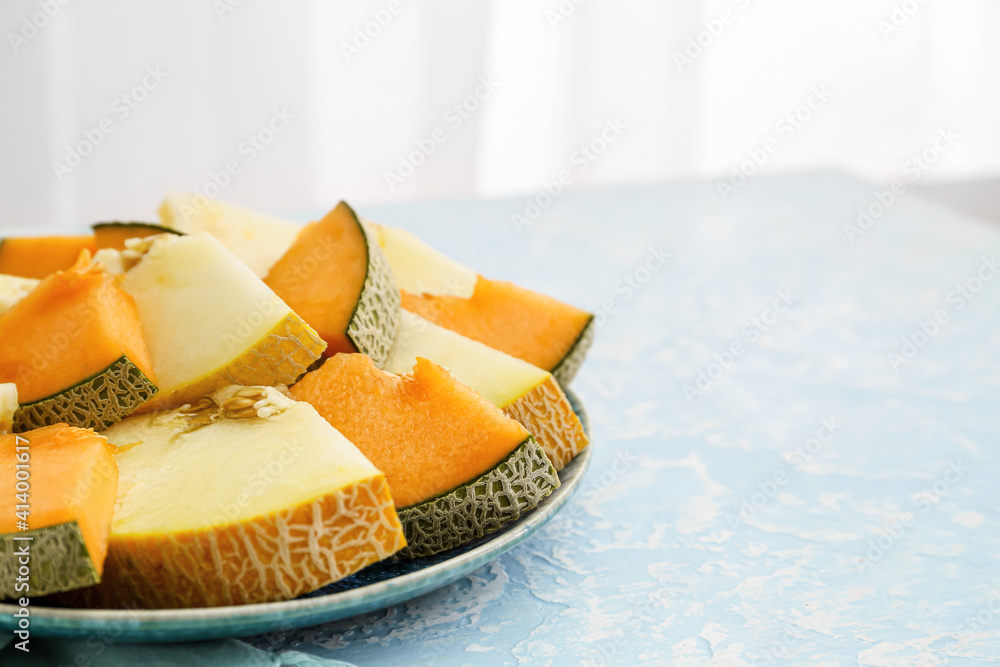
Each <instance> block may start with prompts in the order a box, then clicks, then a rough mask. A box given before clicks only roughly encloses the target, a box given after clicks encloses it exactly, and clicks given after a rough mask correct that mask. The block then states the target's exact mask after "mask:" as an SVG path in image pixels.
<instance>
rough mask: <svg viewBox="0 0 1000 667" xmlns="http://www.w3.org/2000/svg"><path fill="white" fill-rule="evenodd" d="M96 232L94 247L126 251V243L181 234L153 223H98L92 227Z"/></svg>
mask: <svg viewBox="0 0 1000 667" xmlns="http://www.w3.org/2000/svg"><path fill="white" fill-rule="evenodd" d="M90 228H91V229H93V230H94V245H95V246H96V248H97V249H98V250H103V249H105V248H110V249H111V250H124V249H125V241H127V240H129V239H144V238H147V237H150V236H156V235H158V234H180V232H178V231H176V230H174V229H170V228H169V227H163V226H161V225H155V224H153V223H151V222H98V223H97V224H94V225H91V226H90Z"/></svg>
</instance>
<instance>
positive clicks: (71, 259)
mask: <svg viewBox="0 0 1000 667" xmlns="http://www.w3.org/2000/svg"><path fill="white" fill-rule="evenodd" d="M83 250H87V251H89V252H91V253H93V252H94V251H95V250H96V248H95V247H94V237H93V236H35V237H15V238H7V239H3V240H2V241H0V273H6V274H10V275H12V276H21V277H23V278H44V277H45V276H47V275H49V274H50V273H53V272H54V271H64V270H66V269H68V268H70V267H71V266H73V265H74V264H76V260H77V258H78V257H79V256H80V253H81V252H82V251H83Z"/></svg>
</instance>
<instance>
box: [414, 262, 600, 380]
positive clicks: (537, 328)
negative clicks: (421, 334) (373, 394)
mask: <svg viewBox="0 0 1000 667" xmlns="http://www.w3.org/2000/svg"><path fill="white" fill-rule="evenodd" d="M402 305H403V308H405V309H406V310H409V311H411V312H413V313H416V314H417V315H420V316H421V317H423V318H425V319H428V320H430V321H431V322H434V323H435V324H439V325H440V326H443V327H444V328H446V329H451V330H452V331H455V332H457V333H460V334H462V335H463V336H465V337H467V338H471V339H473V340H477V341H479V342H480V343H484V344H486V345H489V346H490V347H492V348H494V349H496V350H500V351H501V352H505V353H507V354H509V355H510V356H512V357H517V358H518V359H523V360H524V361H527V362H528V363H529V364H532V365H534V366H538V367H539V368H542V369H544V370H547V371H550V372H551V373H552V375H554V376H555V378H556V380H558V381H559V383H560V384H563V385H566V384H569V382H570V381H571V380H572V379H573V376H575V375H576V372H577V371H578V370H579V368H580V364H582V363H583V359H584V357H585V356H586V354H587V350H588V349H589V348H590V344H591V343H592V342H593V338H594V328H595V325H594V316H593V315H591V314H590V313H587V312H584V311H582V310H580V309H579V308H575V307H573V306H570V305H567V304H565V303H562V302H561V301H557V300H556V299H553V298H551V297H548V296H544V295H542V294H538V293H537V292H532V291H531V290H527V289H524V288H523V287H518V286H517V285H514V284H513V283H508V282H501V281H497V280H489V279H487V278H483V277H482V276H479V279H478V280H477V281H476V289H475V292H474V293H473V294H472V296H471V297H470V298H467V299H466V298H462V297H454V296H432V295H417V294H411V293H409V292H403V295H402Z"/></svg>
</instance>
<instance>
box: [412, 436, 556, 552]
mask: <svg viewBox="0 0 1000 667" xmlns="http://www.w3.org/2000/svg"><path fill="white" fill-rule="evenodd" d="M557 488H559V475H558V474H557V473H556V469H555V468H554V467H552V462H551V461H549V459H548V457H547V456H546V455H545V452H544V451H543V450H542V448H541V446H540V445H539V444H538V443H537V442H536V441H535V439H534V438H533V437H531V436H528V438H527V439H526V440H525V441H524V442H522V443H521V444H520V445H518V446H517V447H516V448H515V449H514V451H512V452H511V453H510V454H508V455H507V457H506V458H505V459H504V460H503V461H501V462H500V463H498V464H497V465H496V466H494V467H493V468H491V469H490V470H487V471H486V472H485V473H483V474H482V475H480V476H479V477H478V478H476V479H475V480H474V481H472V482H469V483H468V484H464V485H462V486H460V487H458V488H457V489H454V490H453V491H450V492H448V493H446V494H445V495H443V496H438V497H437V498H432V499H430V500H426V501H424V502H422V503H419V504H417V505H411V506H410V507H405V508H403V509H401V510H398V511H397V513H398V514H399V520H400V521H401V522H402V524H403V534H404V535H405V536H406V543H407V547H406V548H405V549H403V550H401V551H399V552H398V553H397V554H396V556H395V557H396V558H418V557H420V556H431V555H433V554H436V553H440V552H442V551H445V550H447V549H451V548H453V547H457V546H459V545H461V544H464V543H466V542H468V541H469V540H474V539H476V538H478V537H482V536H483V535H486V534H488V533H492V532H494V531H496V530H498V529H499V528H501V527H502V526H503V525H504V524H506V523H508V522H510V521H514V520H515V519H517V518H518V517H520V516H521V515H522V514H523V513H525V512H527V511H529V510H532V509H534V508H535V507H536V506H537V505H538V503H539V502H541V501H542V499H543V498H545V497H546V496H547V495H549V494H550V493H552V492H553V491H555V490H556V489H557Z"/></svg>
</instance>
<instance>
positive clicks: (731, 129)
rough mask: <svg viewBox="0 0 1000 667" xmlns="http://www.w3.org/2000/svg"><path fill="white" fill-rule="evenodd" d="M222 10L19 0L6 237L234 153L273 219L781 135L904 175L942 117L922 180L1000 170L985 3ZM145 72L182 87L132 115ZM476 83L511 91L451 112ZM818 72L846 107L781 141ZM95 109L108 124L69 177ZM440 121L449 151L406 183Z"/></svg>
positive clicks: (776, 165)
mask: <svg viewBox="0 0 1000 667" xmlns="http://www.w3.org/2000/svg"><path fill="white" fill-rule="evenodd" d="M230 2H231V3H233V4H235V3H237V2H238V0H218V1H217V2H214V3H213V2H212V1H211V0H204V1H199V2H191V1H176V0H174V1H170V2H168V1H165V0H161V1H155V2H141V3H140V2H127V1H125V0H115V1H112V0H88V1H87V2H82V1H81V0H70V1H69V2H68V3H67V4H65V5H59V4H58V0H36V1H35V2H30V1H20V0H17V1H10V0H5V1H4V2H3V3H2V5H0V34H2V35H3V41H2V43H0V90H2V91H3V92H2V95H3V103H2V104H0V128H2V132H0V151H2V155H3V159H2V162H0V225H4V226H26V225H27V226H37V227H42V226H55V225H66V224H76V225H79V224H85V223H89V222H93V221H96V220H100V219H152V218H154V217H155V209H156V206H157V204H158V202H159V201H160V199H161V198H162V196H163V194H164V193H165V192H166V191H167V190H170V189H188V190H190V189H201V188H203V186H204V185H205V184H206V183H210V182H211V174H212V173H213V172H218V171H220V170H221V169H224V167H225V164H226V163H227V162H228V161H230V160H235V161H236V162H237V163H238V165H239V166H240V173H239V174H238V175H237V176H236V177H234V178H232V181H231V183H229V184H228V186H227V187H225V188H223V190H222V192H221V194H220V198H222V199H225V200H229V201H233V202H236V203H242V204H245V205H249V206H254V207H258V208H262V209H265V210H271V211H282V210H290V209H299V208H306V207H310V208H316V207H319V208H322V207H323V206H327V205H332V204H333V203H334V202H335V201H336V200H337V199H338V198H347V199H348V200H349V201H352V202H354V203H356V204H365V203H371V202H387V201H407V200H412V199H420V198H440V197H455V196H458V197H472V196H495V195H507V194H526V195H527V194H531V193H534V192H537V191H538V190H539V189H540V188H541V187H542V185H543V183H544V182H545V181H547V180H551V179H552V178H553V177H554V176H556V175H557V174H558V173H559V172H560V171H561V170H564V169H571V171H572V174H573V183H572V187H593V186H608V185H615V184H621V183H636V182H650V181H658V180H664V179H677V178H681V179H695V178H697V179H723V178H727V177H729V176H730V175H731V174H732V170H733V168H734V167H737V166H738V165H739V164H740V162H741V161H743V160H745V159H746V158H747V155H748V151H753V150H757V149H759V148H761V147H762V146H764V144H765V141H766V140H767V139H769V138H772V137H774V138H777V139H778V142H777V145H778V148H777V150H776V152H774V153H773V154H772V155H769V156H768V158H767V160H766V161H765V162H764V164H763V166H762V167H761V168H760V171H762V172H776V171H791V170H802V169H821V168H836V169H841V170H846V171H849V172H851V173H854V174H857V175H859V176H862V177H864V178H867V179H869V180H872V181H874V182H888V181H890V180H891V179H893V178H898V177H900V176H901V175H902V170H903V168H904V165H905V163H906V162H907V160H908V159H910V157H911V156H912V155H913V154H915V153H920V152H922V151H924V150H925V149H927V148H928V147H930V146H931V145H932V144H933V141H934V139H935V136H937V134H938V133H939V131H940V130H941V129H942V128H949V127H950V128H951V129H952V130H953V131H954V132H956V133H957V134H958V135H959V137H960V139H959V140H958V141H957V142H956V143H955V144H954V145H953V146H951V147H950V148H949V149H948V150H947V152H945V153H944V154H942V155H941V156H940V159H938V160H937V161H936V162H935V163H934V164H933V165H931V166H930V167H929V168H928V169H927V170H926V171H923V172H921V175H920V176H921V179H922V180H923V181H948V180H961V179H967V178H973V177H978V176H993V175H997V174H1000V123H998V119H1000V76H998V75H1000V40H998V39H997V38H996V35H997V34H998V33H1000V3H997V2H995V0H993V1H990V0H949V1H948V2H947V3H946V2H944V0H925V2H923V3H920V2H918V1H917V0H905V2H904V0H838V1H837V2H829V1H827V0H824V1H822V2H820V1H803V0H725V1H720V2H708V1H698V0H674V1H669V2H655V1H653V0H619V1H618V2H613V1H611V0H583V1H582V2H581V4H579V5H578V6H577V5H574V4H572V2H571V0H565V1H564V2H563V3H560V2H558V0H543V1H541V2H529V1H527V0H502V1H500V0H497V1H496V2H480V3H476V2H468V1H466V2H459V1H457V0H442V1H434V2H411V1H406V0H399V5H398V11H397V13H395V14H389V12H387V11H386V10H387V7H389V6H390V2H389V0H379V1H374V2H355V3H334V2H280V3H279V2H265V1H264V0H243V1H242V2H241V3H239V4H238V5H236V6H235V7H230V6H229V4H228V3H230ZM45 4H50V5H51V7H50V12H52V11H53V9H52V8H54V7H58V11H55V12H54V13H55V15H54V16H52V17H51V18H48V17H45V16H44V15H42V14H40V12H42V9H41V7H42V6H43V5H45ZM904 6H905V7H904ZM560 7H562V8H563V14H566V15H565V16H564V15H560V14H557V13H555V12H558V11H559V8H560ZM894 7H896V8H897V10H896V17H895V18H896V19H897V22H898V23H901V24H902V25H901V26H899V27H898V29H893V30H891V32H890V30H889V29H888V27H890V26H891V27H892V28H896V26H894V25H892V23H891V20H892V18H893V12H894ZM227 9H231V11H228V10H227ZM904 9H906V10H909V11H910V12H912V16H910V15H908V14H906V13H905V12H904V11H902V10H904ZM570 10H572V11H570ZM723 11H728V12H729V14H727V15H726V16H727V17H728V18H729V19H730V20H729V22H728V23H726V24H725V25H724V26H723V29H722V30H721V31H720V30H719V24H718V23H716V24H715V28H716V32H718V33H719V34H718V35H717V36H711V35H709V33H707V32H706V33H703V34H702V36H701V38H702V42H703V43H705V44H707V45H706V46H704V48H702V50H701V52H700V53H698V51H690V52H689V53H693V54H694V55H695V57H693V58H692V62H690V63H687V64H686V65H684V66H679V65H678V61H677V54H683V53H684V52H685V49H686V48H687V46H688V44H689V39H693V38H696V37H697V36H698V33H699V31H704V30H706V27H705V25H706V24H705V21H709V22H712V21H713V20H715V19H718V18H719V17H720V16H722V12H723ZM373 12H376V13H380V14H381V16H382V18H383V22H385V18H386V16H391V19H390V20H388V21H387V24H386V25H385V26H384V27H383V26H378V24H376V23H374V19H373ZM33 15H37V16H36V17H35V19H34V22H35V23H44V26H43V27H42V28H40V29H39V30H37V34H34V33H33V32H32V30H31V29H30V28H26V27H25V26H26V24H25V20H27V21H28V22H31V21H32V17H33ZM557 17H558V18H559V19H560V20H558V21H557V20H556V18H557ZM901 17H905V18H906V20H905V21H900V20H899V19H900V18H901ZM563 18H564V19H565V20H561V19H563ZM880 22H882V23H881V27H880ZM366 24H367V28H368V30H369V32H370V33H373V36H371V37H370V38H368V43H367V44H364V42H363V41H359V42H357V43H359V44H362V45H363V48H358V50H357V52H354V53H352V54H351V55H350V56H348V55H347V54H345V46H347V45H349V46H351V47H354V48H357V47H355V40H356V38H357V35H358V33H357V30H358V29H359V28H360V29H361V30H364V29H365V27H366ZM25 35H29V36H28V37H25ZM147 67H154V68H155V67H159V68H160V69H161V70H162V71H165V72H166V73H167V75H166V78H165V79H164V80H163V81H162V83H160V84H159V85H158V86H157V87H156V88H155V89H153V90H151V91H148V92H147V93H146V94H145V99H144V100H143V101H142V102H140V103H138V104H137V105H136V108H135V109H134V110H130V112H129V116H128V117H127V118H120V116H119V115H118V114H116V113H115V112H114V111H113V108H114V107H113V104H114V103H115V100H116V99H119V98H120V96H121V95H123V94H125V95H129V94H131V93H130V91H131V90H132V89H133V88H134V87H135V86H136V85H139V84H140V83H141V82H142V80H143V77H144V72H145V71H146V70H147ZM481 77H486V78H488V79H492V80H494V81H496V82H498V86H497V87H496V90H495V92H493V93H491V94H489V95H488V96H487V97H486V99H485V101H483V102H482V103H481V104H478V108H477V109H476V110H475V111H474V112H472V113H470V114H468V116H469V117H468V118H467V119H463V120H462V122H461V124H460V125H458V126H455V123H454V121H453V122H451V123H449V122H448V120H447V118H452V119H454V118H455V116H454V115H452V116H448V117H446V114H447V113H448V112H449V109H451V108H452V107H453V106H454V105H455V104H456V103H460V102H461V101H462V100H463V99H464V98H466V97H467V96H469V95H471V94H473V93H474V91H475V90H476V86H477V81H478V80H480V78H481ZM814 86H825V88H826V89H827V90H829V91H830V93H831V94H832V97H831V99H830V100H829V101H827V102H826V103H824V104H822V105H820V108H818V109H817V110H815V111H813V112H811V113H809V114H808V115H809V118H808V119H807V120H806V121H805V122H803V123H802V124H801V127H800V128H798V129H796V130H795V132H794V133H792V134H791V135H790V136H784V135H783V134H782V133H781V132H779V130H778V126H777V124H778V123H779V122H780V121H781V120H782V118H783V117H785V116H786V114H788V113H790V112H794V111H795V110H796V109H797V108H798V107H799V106H800V105H802V104H803V103H804V102H805V101H806V100H807V99H808V97H809V94H810V93H809V91H810V89H811V88H813V87H814ZM117 108H118V109H120V108H121V105H119V106H118V107H117ZM274 108H279V109H280V108H284V109H287V111H288V112H289V113H291V114H292V115H293V116H294V119H293V120H292V121H291V122H290V123H289V124H288V127H287V128H286V129H284V130H283V131H281V132H280V133H278V134H277V135H275V136H274V138H273V141H271V143H270V144H268V145H267V146H266V148H265V149H264V150H263V151H261V152H259V153H258V154H257V155H256V156H255V157H254V159H253V160H252V161H248V159H247V154H246V153H244V152H241V150H240V146H241V142H243V141H245V140H246V139H247V137H248V136H249V135H251V134H256V133H258V132H259V131H260V130H261V129H262V128H264V127H266V125H267V122H268V120H269V118H270V117H271V115H272V109H274ZM104 118H108V119H111V121H112V122H113V123H114V130H113V131H112V132H111V133H110V134H107V135H105V136H103V138H102V140H101V142H100V145H98V146H96V147H95V148H94V150H93V151H92V152H91V153H90V154H89V155H87V156H86V157H83V158H82V160H81V161H80V163H79V165H78V166H76V167H75V168H74V169H73V170H72V171H70V172H69V173H63V174H62V177H61V178H59V177H57V175H56V173H55V172H56V169H55V168H54V166H53V165H54V163H56V162H60V163H64V164H65V163H66V161H67V153H68V151H69V149H70V147H72V146H76V145H78V144H79V142H81V141H84V138H85V135H84V132H85V131H88V130H90V131H91V132H93V131H94V130H95V128H98V127H99V123H100V122H101V120H102V119H104ZM615 118H617V119H619V120H620V122H622V123H624V124H625V125H626V126H627V127H626V129H625V130H623V131H622V133H621V135H620V136H619V137H618V138H617V139H616V140H615V141H614V142H613V143H611V144H609V145H608V146H607V149H606V150H605V152H604V153H603V154H602V155H600V156H599V157H598V159H596V160H593V161H592V162H588V164H587V166H586V168H585V169H582V170H581V169H580V168H579V162H577V163H574V162H573V156H574V153H575V152H576V151H577V150H578V148H579V147H580V145H581V144H584V143H587V142H590V141H591V140H592V139H594V138H595V137H597V136H599V134H600V132H601V129H602V128H603V127H604V126H605V123H606V122H607V121H608V119H615ZM436 128H441V129H442V130H443V131H444V137H445V141H444V142H443V143H442V144H439V145H437V147H436V149H435V151H434V153H433V154H432V155H431V156H430V157H428V158H426V159H425V160H424V161H423V164H421V165H420V166H419V167H418V168H417V169H416V170H415V171H414V173H413V175H412V176H409V177H408V178H406V179H405V180H404V181H403V182H402V183H401V184H397V185H396V187H390V185H389V184H388V183H387V178H386V173H387V172H393V171H395V170H397V168H398V167H399V161H400V156H406V155H408V154H409V153H411V152H412V151H413V150H415V148H416V147H415V143H414V142H416V141H419V140H421V139H426V138H427V137H429V136H431V133H432V132H433V131H434V130H435V129H436ZM91 136H93V134H92V135H91ZM438 136H441V135H440V134H439V135H438ZM758 154H759V153H758Z"/></svg>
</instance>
